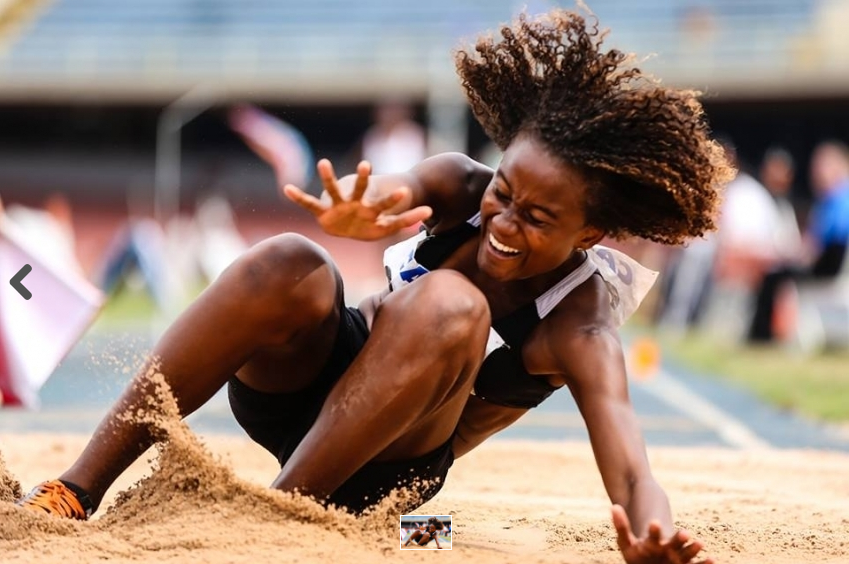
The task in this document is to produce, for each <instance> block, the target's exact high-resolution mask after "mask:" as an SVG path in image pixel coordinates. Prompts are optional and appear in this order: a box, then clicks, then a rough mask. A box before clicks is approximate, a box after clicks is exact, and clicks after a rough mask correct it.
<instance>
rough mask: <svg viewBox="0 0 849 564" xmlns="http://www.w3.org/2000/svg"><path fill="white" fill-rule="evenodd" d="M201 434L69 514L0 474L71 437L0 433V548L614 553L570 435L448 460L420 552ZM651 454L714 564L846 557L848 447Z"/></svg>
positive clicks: (32, 468) (51, 455) (572, 557)
mask: <svg viewBox="0 0 849 564" xmlns="http://www.w3.org/2000/svg"><path fill="white" fill-rule="evenodd" d="M204 440H205V443H206V445H207V448H208V450H209V451H210V452H211V453H212V456H209V455H208V454H206V453H205V452H204V451H203V450H202V449H196V448H195V446H192V445H188V446H186V445H183V446H182V447H180V448H176V449H172V450H171V451H170V452H166V453H165V455H164V456H165V458H164V459H163V462H162V466H163V470H161V471H158V472H155V473H154V477H153V478H150V479H149V480H148V481H147V482H146V483H144V484H143V485H142V486H141V487H140V488H135V489H133V490H130V491H131V493H130V495H124V496H121V501H120V503H119V504H118V505H117V506H115V505H114V503H115V500H116V494H118V493H119V492H121V491H124V490H126V489H127V488H129V487H130V486H131V485H132V484H133V483H134V482H135V481H136V480H138V479H139V478H141V477H142V476H144V475H145V474H149V473H150V464H149V463H147V460H148V459H150V458H151V457H153V456H154V455H155V454H156V453H155V452H154V451H151V452H150V453H149V455H148V456H146V457H143V459H142V460H141V461H139V462H138V463H136V464H135V465H134V466H133V467H132V468H131V469H130V470H129V471H128V472H127V473H126V474H125V475H124V476H122V478H121V479H120V481H119V482H118V483H116V484H115V486H114V487H113V488H112V489H111V490H110V493H109V495H108V497H107V499H106V502H105V505H104V507H103V508H101V510H100V512H99V513H98V515H97V518H96V519H94V520H92V521H90V522H87V523H77V522H69V521H64V520H60V519H52V518H49V517H46V516H41V515H37V514H31V513H29V512H24V511H23V510H20V509H19V508H17V507H14V506H13V505H12V504H11V503H9V502H8V498H9V497H10V496H11V494H12V492H13V491H14V489H15V484H14V480H13V479H10V476H11V478H15V479H17V480H19V481H20V482H21V485H22V486H23V487H24V489H29V488H30V487H32V486H33V485H34V484H35V483H37V482H38V481H40V480H42V479H45V478H48V477H54V476H56V475H57V474H58V473H59V472H60V471H61V470H63V469H64V468H65V467H66V466H67V465H68V464H69V463H70V462H71V461H72V460H73V459H74V458H75V457H76V455H77V453H78V452H79V451H80V450H81V449H82V447H83V445H84V444H85V441H86V437H82V436H77V435H8V434H2V433H0V450H2V453H3V456H4V458H5V464H6V468H7V472H3V470H2V468H1V467H0V473H3V474H5V475H4V476H3V477H2V478H0V497H2V499H3V501H0V554H2V561H3V562H34V561H39V562H56V563H59V562H62V563H64V562H66V561H69V560H76V561H83V562H93V561H98V560H103V559H108V560H109V561H111V562H139V563H147V562H150V563H157V564H158V563H162V562H187V563H188V562H191V563H196V562H205V563H211V564H216V563H225V562H228V563H241V562H244V563H246V564H247V563H251V564H253V563H255V562H270V561H287V562H295V561H298V562H304V563H321V562H346V563H352V564H358V563H363V564H365V563H373V562H394V561H397V560H398V559H401V560H409V561H423V560H422V559H424V558H428V559H431V558H447V559H450V560H456V561H461V560H462V561H464V562H467V561H474V562H482V563H485V564H488V563H493V564H495V563H513V562H516V561H518V559H519V558H521V560H522V561H523V562H546V563H549V562H550V563H554V562H558V563H561V564H562V563H567V564H571V563H575V564H577V563H618V562H620V558H619V556H618V553H617V552H616V551H615V541H614V536H613V530H612V527H610V526H609V524H608V504H607V503H606V501H605V496H604V492H603V489H602V485H601V481H600V479H599V477H598V473H597V472H596V470H595V468H594V463H593V459H592V454H591V452H590V450H589V447H588V446H587V445H585V444H577V443H575V444H566V443H531V442H521V443H517V442H491V443H489V444H486V445H484V446H483V447H481V448H480V449H479V450H478V451H475V452H473V453H471V454H470V455H468V456H467V457H465V458H463V459H461V460H459V461H457V463H456V464H455V467H454V469H453V471H452V473H451V475H450V476H449V480H448V483H447V484H446V486H445V488H444V489H443V491H442V493H440V495H439V496H437V497H436V498H435V499H434V500H432V501H431V502H430V503H428V504H427V505H425V506H424V507H423V508H422V509H421V510H420V512H421V513H423V514H450V515H453V516H454V534H453V547H452V548H453V550H450V551H448V550H441V551H438V552H439V553H440V555H439V556H433V555H427V554H425V553H431V552H432V551H430V550H428V551H417V550H412V551H407V550H405V551H401V550H400V549H399V546H398V515H397V514H394V515H392V514H384V515H378V516H375V517H373V518H372V519H365V520H360V521H357V520H354V519H353V518H351V517H349V516H347V515H341V514H338V513H332V512H327V511H324V510H323V509H320V508H319V507H317V506H316V505H314V504H311V503H310V502H308V501H306V500H300V499H293V498H291V497H290V496H285V495H282V494H278V493H277V492H269V491H267V490H266V489H265V487H264V486H265V485H266V484H268V483H269V482H270V481H271V479H272V477H273V476H274V475H275V473H276V466H275V462H274V460H273V459H272V457H271V456H270V455H268V454H267V453H266V452H265V451H263V450H262V449H261V448H260V447H257V446H256V445H254V444H252V443H251V442H249V441H248V440H247V439H244V440H243V439H239V438H235V437H226V436H209V437H205V438H204ZM181 448H182V450H180V449H181ZM186 449H188V450H186ZM651 454H652V462H653V465H654V467H655V472H656V474H657V476H658V478H659V479H660V480H661V481H662V483H663V484H664V485H665V487H666V488H667V491H668V492H669V494H670V497H671V498H672V501H673V506H674V508H675V510H676V516H677V518H678V519H679V521H680V523H681V524H682V525H684V526H687V527H690V528H691V529H692V530H693V531H694V532H696V533H697V534H698V535H700V536H701V537H702V538H703V539H704V540H705V541H706V544H707V545H708V546H709V547H710V553H711V554H712V555H714V556H715V557H717V558H718V560H719V562H741V563H743V562H745V563H760V562H762V563H769V564H798V563H800V562H814V561H815V562H819V563H834V564H837V563H840V564H845V563H846V562H849V502H847V499H849V472H847V468H849V456H847V455H842V454H836V453H821V452H786V451H784V452H779V451H765V452H757V453H754V452H752V453H745V452H734V451H725V450H697V449H653V450H652V451H651ZM231 469H232V470H231ZM205 481H211V483H208V484H204V482H205ZM107 506H112V507H111V509H108V510H105V508H106V507H107ZM389 513H391V511H390V512H389Z"/></svg>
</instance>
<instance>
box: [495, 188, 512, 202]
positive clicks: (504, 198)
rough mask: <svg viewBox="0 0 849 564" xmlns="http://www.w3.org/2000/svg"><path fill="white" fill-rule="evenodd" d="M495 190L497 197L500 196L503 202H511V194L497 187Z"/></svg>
mask: <svg viewBox="0 0 849 564" xmlns="http://www.w3.org/2000/svg"><path fill="white" fill-rule="evenodd" d="M493 191H494V192H495V197H496V198H498V199H499V200H500V201H502V202H509V201H510V195H509V194H506V193H504V192H502V191H501V190H499V189H498V188H496V189H495V190H493Z"/></svg>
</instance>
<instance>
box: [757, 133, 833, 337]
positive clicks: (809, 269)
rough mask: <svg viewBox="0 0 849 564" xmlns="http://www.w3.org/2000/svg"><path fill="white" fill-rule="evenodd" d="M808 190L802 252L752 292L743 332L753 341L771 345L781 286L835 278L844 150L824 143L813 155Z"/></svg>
mask: <svg viewBox="0 0 849 564" xmlns="http://www.w3.org/2000/svg"><path fill="white" fill-rule="evenodd" d="M811 186H812V188H813V192H814V197H815V198H816V203H815V204H814V207H813V209H812V211H811V218H810V221H809V223H808V229H807V232H806V240H805V243H806V247H807V250H808V252H807V253H806V255H805V256H804V257H802V258H801V259H800V260H797V261H789V262H787V263H785V264H783V265H781V266H780V267H779V268H777V269H775V270H774V271H772V272H770V273H769V274H768V275H767V276H766V277H765V278H764V280H763V283H762V284H761V287H760V290H759V292H758V297H757V304H756V310H755V316H754V318H753V320H752V325H751V328H750V331H749V339H750V340H751V341H753V342H764V341H771V340H772V339H773V338H774V333H773V312H774V309H775V301H776V296H777V294H778V292H779V290H780V289H781V287H782V286H783V285H784V284H785V283H787V282H789V281H791V280H802V279H806V278H817V279H828V278H833V277H834V276H836V275H837V274H839V273H840V271H841V268H842V266H843V261H844V258H845V255H846V246H847V244H849V149H847V147H846V146H845V145H843V144H842V143H839V142H836V141H828V142H825V143H822V144H820V145H819V146H817V148H816V149H815V150H814V154H813V157H812V159H811Z"/></svg>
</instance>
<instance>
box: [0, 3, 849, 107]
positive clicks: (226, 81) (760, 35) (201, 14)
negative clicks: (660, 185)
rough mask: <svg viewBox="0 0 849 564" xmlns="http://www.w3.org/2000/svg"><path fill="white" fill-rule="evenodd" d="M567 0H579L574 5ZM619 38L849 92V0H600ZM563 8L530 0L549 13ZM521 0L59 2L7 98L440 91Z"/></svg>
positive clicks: (755, 76) (703, 77)
mask: <svg viewBox="0 0 849 564" xmlns="http://www.w3.org/2000/svg"><path fill="white" fill-rule="evenodd" d="M559 4H560V5H563V6H565V7H571V6H573V5H574V4H573V3H572V2H571V1H570V2H560V3H559ZM589 4H590V7H591V8H592V9H593V10H594V11H595V13H596V14H598V16H599V18H600V20H601V22H602V25H603V26H604V27H609V28H611V29H612V30H613V31H612V34H611V36H610V39H609V44H610V45H612V46H617V47H620V48H623V49H626V50H629V51H635V52H637V53H639V54H642V55H648V54H653V56H652V58H650V59H649V60H648V61H647V63H646V65H645V66H646V67H647V68H648V69H649V70H651V71H652V72H655V73H656V74H658V75H660V76H663V77H664V79H665V80H666V81H667V82H671V83H681V84H687V85H691V86H694V87H697V88H707V89H709V90H712V91H717V92H721V93H730V94H735V93H745V92H749V91H754V92H756V93H757V94H759V95H761V94H763V93H764V91H765V90H772V91H776V90H778V91H779V92H794V91H808V90H811V89H813V90H822V89H829V88H831V89H836V90H842V91H844V92H849V43H847V40H846V39H844V37H846V36H849V34H845V33H844V32H843V31H842V28H843V27H844V24H847V23H849V2H847V0H770V1H768V0H644V1H641V2H636V1H633V0H596V1H592V0H590V1H589ZM550 5H551V3H549V2H542V3H540V2H537V3H533V2H531V3H530V7H529V10H530V11H532V12H540V11H544V10H546V9H547V8H548V7H549V6H550ZM519 9H521V4H518V3H517V2H515V1H514V0H427V1H424V2H423V1H421V0H410V1H396V2H387V1H386V0H357V1H349V0H303V1H287V0H239V1H232V0H231V1H223V0H118V1H116V0H56V1H55V2H54V3H53V4H51V5H50V6H49V7H48V8H47V10H46V11H45V13H43V15H42V16H41V17H40V18H39V19H38V20H37V21H35V22H34V23H33V24H32V26H31V27H30V29H29V30H28V31H26V33H23V34H21V36H20V37H19V39H18V40H17V41H16V42H14V43H13V44H12V45H11V46H9V47H8V48H7V49H6V50H5V51H0V97H6V98H10V97H21V96H26V97H31V96H36V97H67V96H69V95H71V96H74V95H80V96H98V97H110V96H114V97H118V98H126V99H132V98H151V97H153V98H173V97H174V96H175V95H176V94H179V93H181V92H185V91H186V90H187V89H189V88H190V87H192V86H193V85H195V84H197V83H200V82H206V83H213V84H215V85H216V87H217V88H218V89H220V90H221V91H222V92H224V93H225V94H224V95H225V96H227V95H229V96H233V97H243V96H250V97H253V98H264V97H265V98H274V99H289V100H293V101H296V100H297V99H299V98H301V99H303V98H307V99H310V100H313V101H318V100H324V101H330V100H333V99H343V98H344V99H346V100H351V99H356V98H373V97H375V96H380V95H381V94H383V93H387V92H390V93H392V94H404V93H406V94H411V95H420V96H424V95H427V93H428V92H429V89H430V88H431V87H430V85H431V84H432V83H433V81H434V79H435V77H442V78H441V83H444V81H445V77H446V76H450V75H451V74H452V73H453V67H452V62H451V57H450V50H451V48H452V47H455V46H456V45H457V42H458V40H459V39H460V38H461V37H464V36H465V37H472V36H473V35H474V34H475V33H477V32H479V31H482V30H485V29H490V28H493V27H494V26H495V25H497V24H498V23H501V22H505V21H507V20H509V19H510V17H511V15H513V14H515V13H516V12H517V11H518V10H519Z"/></svg>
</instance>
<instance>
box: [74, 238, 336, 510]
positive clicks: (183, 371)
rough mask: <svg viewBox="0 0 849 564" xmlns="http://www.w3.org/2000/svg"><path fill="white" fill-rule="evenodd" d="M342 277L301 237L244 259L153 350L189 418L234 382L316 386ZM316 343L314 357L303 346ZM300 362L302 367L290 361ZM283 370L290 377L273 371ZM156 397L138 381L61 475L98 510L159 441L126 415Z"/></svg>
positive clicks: (274, 242)
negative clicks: (120, 478) (233, 378)
mask: <svg viewBox="0 0 849 564" xmlns="http://www.w3.org/2000/svg"><path fill="white" fill-rule="evenodd" d="M338 290H339V289H338V274H337V272H336V269H335V267H334V266H333V264H332V262H331V261H330V258H329V256H328V255H327V254H326V253H325V252H324V251H323V250H322V249H321V248H320V247H318V246H317V245H315V244H314V243H312V242H310V241H308V240H307V239H305V238H303V237H301V236H298V235H292V234H287V235H280V236H277V237H274V238H271V239H269V240H267V241H264V242H263V243H260V244H258V245H257V246H255V247H254V248H252V249H251V250H250V251H249V252H247V253H246V254H245V255H244V256H243V257H241V258H240V259H239V260H238V261H236V262H235V263H234V264H233V265H232V266H231V267H230V268H228V269H227V271H225V272H224V273H223V274H222V276H221V277H220V278H219V279H218V280H217V281H216V282H215V283H214V284H213V285H212V286H211V287H210V288H208V289H207V290H206V291H205V292H204V293H203V294H202V295H201V296H200V297H199V298H198V299H197V300H196V301H195V303H193V304H192V305H191V306H190V307H189V308H188V309H187V310H186V312H184V313H183V314H182V315H181V316H180V318H179V319H178V320H177V321H176V322H175V323H174V324H173V325H172V326H171V327H170V328H169V329H168V331H167V332H166V333H165V335H164V336H163V337H162V339H161V340H160V341H159V343H158V344H157V345H156V347H155V349H154V351H153V357H152V358H153V359H154V360H153V361H152V362H154V363H155V365H156V369H157V370H158V371H159V372H161V373H162V374H163V375H164V377H165V380H166V382H167V383H168V384H169V386H170V387H171V390H172V392H173V394H174V397H175V399H176V401H177V406H178V408H179V410H180V414H181V415H182V416H185V415H188V414H189V413H192V412H193V411H195V410H196V409H197V408H198V407H200V406H201V405H203V404H204V403H205V402H206V401H208V400H209V398H210V397H212V395H213V394H215V393H216V392H217V391H218V389H220V388H221V387H222V385H223V384H224V383H225V382H226V381H227V380H228V379H229V378H230V377H231V376H232V375H233V374H238V376H239V378H240V379H243V380H244V381H245V382H246V383H247V384H248V385H251V386H254V387H256V388H258V389H265V390H272V391H280V390H287V389H293V388H294V389H297V388H298V387H299V386H300V387H303V386H306V385H308V384H309V382H310V379H311V378H314V377H315V375H316V374H317V373H318V372H319V370H320V368H321V365H322V358H321V357H322V356H323V355H324V356H326V355H327V354H329V350H330V347H331V346H332V342H333V338H334V336H335V333H336V326H337V325H338V322H339V307H340V306H341V302H340V300H339V299H338V296H339V291H338ZM307 342H309V345H308V346H309V351H308V352H309V359H312V360H311V361H310V360H306V361H304V357H305V355H304V353H303V351H301V350H300V348H299V346H305V344H306V343H307ZM292 358H294V359H296V360H297V361H298V362H290V361H291V359H292ZM274 363H283V364H282V365H283V366H287V365H288V366H289V368H290V370H286V371H283V370H280V364H278V365H277V370H275V371H271V370H268V366H271V365H272V364H274ZM152 394H154V385H153V383H152V382H151V381H150V379H149V378H147V377H146V375H145V372H144V371H143V372H142V373H141V374H139V375H138V376H136V378H135V379H134V381H133V383H132V384H131V385H130V386H129V387H128V388H127V390H126V391H125V392H124V394H123V395H122V396H121V398H120V399H119V400H118V402H117V403H116V404H115V406H114V407H113V408H112V409H111V411H110V412H109V414H108V415H107V416H106V417H105V418H104V420H103V421H102V422H101V423H100V425H99V426H98V428H97V430H96V431H95V433H94V435H93V436H92V438H91V440H90V441H89V443H88V446H87V447H86V449H85V451H84V452H83V453H82V455H81V456H80V457H79V459H78V460H77V461H76V463H75V464H74V465H73V466H72V467H71V468H70V469H69V470H68V471H67V472H65V473H64V474H63V475H62V476H61V479H62V480H64V481H68V482H71V483H73V484H76V485H78V486H80V487H81V488H83V489H85V490H86V491H87V492H88V493H89V495H90V497H91V500H92V502H93V505H94V507H95V508H96V507H97V505H99V503H100V501H101V499H102V497H103V495H104V493H105V492H106V490H107V489H108V488H109V486H110V485H111V484H112V483H113V482H114V480H115V479H116V478H117V477H118V476H119V475H120V474H121V473H122V472H123V471H124V470H125V469H126V468H127V466H129V465H130V464H131V463H132V462H133V461H135V460H136V459H137V458H138V457H139V456H140V455H141V454H142V453H143V452H144V451H145V450H146V449H147V448H148V447H149V446H151V444H152V443H153V442H154V441H155V440H156V437H155V434H154V429H152V428H151V427H150V426H149V425H147V424H141V423H138V422H133V421H132V420H130V419H128V418H126V417H123V415H122V414H124V413H126V412H127V410H128V409H131V408H133V407H139V406H144V405H145V402H146V400H147V398H149V397H151V395H152Z"/></svg>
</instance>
